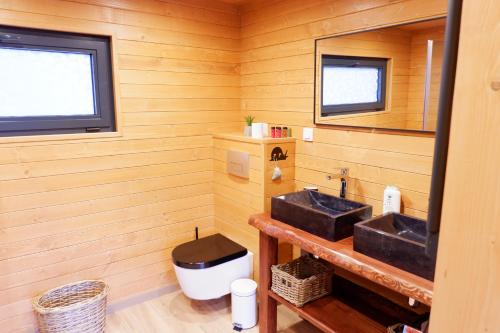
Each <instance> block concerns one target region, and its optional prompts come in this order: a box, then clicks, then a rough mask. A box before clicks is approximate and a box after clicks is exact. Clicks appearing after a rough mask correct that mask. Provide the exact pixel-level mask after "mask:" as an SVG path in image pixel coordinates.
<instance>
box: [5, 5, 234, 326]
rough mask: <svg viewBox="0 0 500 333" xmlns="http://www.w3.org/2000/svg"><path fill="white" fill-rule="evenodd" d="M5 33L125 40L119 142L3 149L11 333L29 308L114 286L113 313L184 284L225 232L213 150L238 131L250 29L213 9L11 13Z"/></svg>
mask: <svg viewBox="0 0 500 333" xmlns="http://www.w3.org/2000/svg"><path fill="white" fill-rule="evenodd" d="M0 24H5V25H21V26H29V27H38V28H50V29H56V30H57V29H61V30H71V31H81V32H97V33H103V34H114V35H115V36H116V38H117V39H116V47H117V53H118V59H116V60H117V61H118V63H119V73H118V74H119V77H120V80H119V82H116V84H118V85H119V88H120V90H121V96H122V98H121V101H120V106H121V110H122V120H123V122H122V124H123V127H122V134H123V135H122V136H120V137H116V138H98V139H92V140H71V139H68V140H59V141H39V142H25V143H3V144H2V143H0V228H1V229H0V327H1V328H0V331H2V332H10V331H14V330H23V331H24V330H30V328H31V327H32V319H33V317H32V314H31V303H30V302H31V298H32V297H33V296H35V295H36V294H38V293H40V292H42V291H44V290H46V289H49V288H52V287H55V286H57V285H61V284H64V283H68V282H70V281H75V280H79V279H88V278H103V279H104V280H106V281H107V282H108V283H109V284H110V286H111V295H110V300H111V301H112V302H115V301H117V300H120V299H122V298H124V297H128V296H132V295H133V294H137V293H141V292H144V291H146V290H149V289H157V288H159V287H161V286H165V285H168V284H170V283H173V276H172V274H171V272H172V268H171V261H170V259H169V258H170V251H171V249H172V247H173V246H174V245H176V244H178V243H179V242H182V241H186V240H188V239H192V238H193V228H194V227H195V226H196V225H198V226H200V227H201V233H202V234H206V233H210V232H213V231H214V199H213V190H212V176H213V164H212V137H211V134H212V133H214V132H221V131H227V130H232V129H233V128H234V127H235V126H238V127H239V126H240V123H241V121H240V120H241V118H240V113H239V108H240V103H239V91H240V88H239V72H238V67H239V53H238V48H239V33H240V30H239V25H240V21H239V15H238V13H237V10H236V9H235V7H233V6H230V5H227V4H223V3H218V2H216V1H210V2H208V1H198V0H191V1H175V0H172V1H170V0H166V1H154V0H119V1H105V0H75V1H59V0H44V1H38V0H13V1H0Z"/></svg>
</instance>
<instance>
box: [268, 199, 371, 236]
mask: <svg viewBox="0 0 500 333" xmlns="http://www.w3.org/2000/svg"><path fill="white" fill-rule="evenodd" d="M371 216H372V207H371V206H369V205H365V204H362V203H359V202H355V201H351V200H346V199H342V198H338V197H335V196H332V195H328V194H324V193H320V192H317V191H308V190H306V191H300V192H295V193H289V194H285V195H280V196H276V197H273V198H271V217H272V218H273V219H276V220H280V221H281V222H284V223H286V224H289V225H291V226H294V227H296V228H299V229H302V230H304V231H307V232H310V233H311V234H314V235H316V236H320V237H322V238H324V239H327V240H330V241H338V240H340V239H342V238H346V237H349V236H352V234H353V231H354V224H355V223H357V222H359V221H363V220H366V219H368V218H370V217H371Z"/></svg>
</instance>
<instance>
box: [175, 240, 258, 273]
mask: <svg viewBox="0 0 500 333" xmlns="http://www.w3.org/2000/svg"><path fill="white" fill-rule="evenodd" d="M247 252H248V251H247V249H246V248H244V247H243V246H241V245H239V244H238V243H235V242H233V241H232V240H230V239H229V238H227V237H224V236H222V235H221V234H215V235H212V236H208V237H204V238H200V239H197V240H194V241H190V242H187V243H184V244H181V245H179V246H177V247H176V248H175V249H174V250H173V251H172V259H173V262H174V264H175V265H176V266H178V267H182V268H189V269H203V268H209V267H213V266H217V265H220V264H223V263H225V262H228V261H231V260H234V259H238V258H240V257H243V256H245V255H246V254H247Z"/></svg>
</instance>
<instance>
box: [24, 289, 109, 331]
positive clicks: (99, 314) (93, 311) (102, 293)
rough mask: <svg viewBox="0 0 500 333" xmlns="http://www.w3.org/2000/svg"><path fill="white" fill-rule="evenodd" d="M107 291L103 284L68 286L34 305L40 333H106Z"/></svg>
mask: <svg viewBox="0 0 500 333" xmlns="http://www.w3.org/2000/svg"><path fill="white" fill-rule="evenodd" d="M107 294H108V287H107V286H106V284H105V283H104V282H103V281H98V280H85V281H79V282H75V283H71V284H67V285H64V286H61V287H58V288H55V289H52V290H49V291H47V292H46V293H44V294H42V295H40V296H38V297H37V298H35V300H34V301H33V307H34V309H35V312H36V315H37V320H38V329H39V331H40V332H41V333H56V332H57V333H60V332H65V333H66V332H74V333H76V332H79V333H83V332H85V333H94V332H104V329H105V326H106V297H107Z"/></svg>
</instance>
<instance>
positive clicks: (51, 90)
mask: <svg viewBox="0 0 500 333" xmlns="http://www.w3.org/2000/svg"><path fill="white" fill-rule="evenodd" d="M94 114H95V107H94V87H93V80H92V57H91V55H89V54H79V53H67V52H54V51H38V50H28V49H14V48H0V117H43V116H75V115H94Z"/></svg>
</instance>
